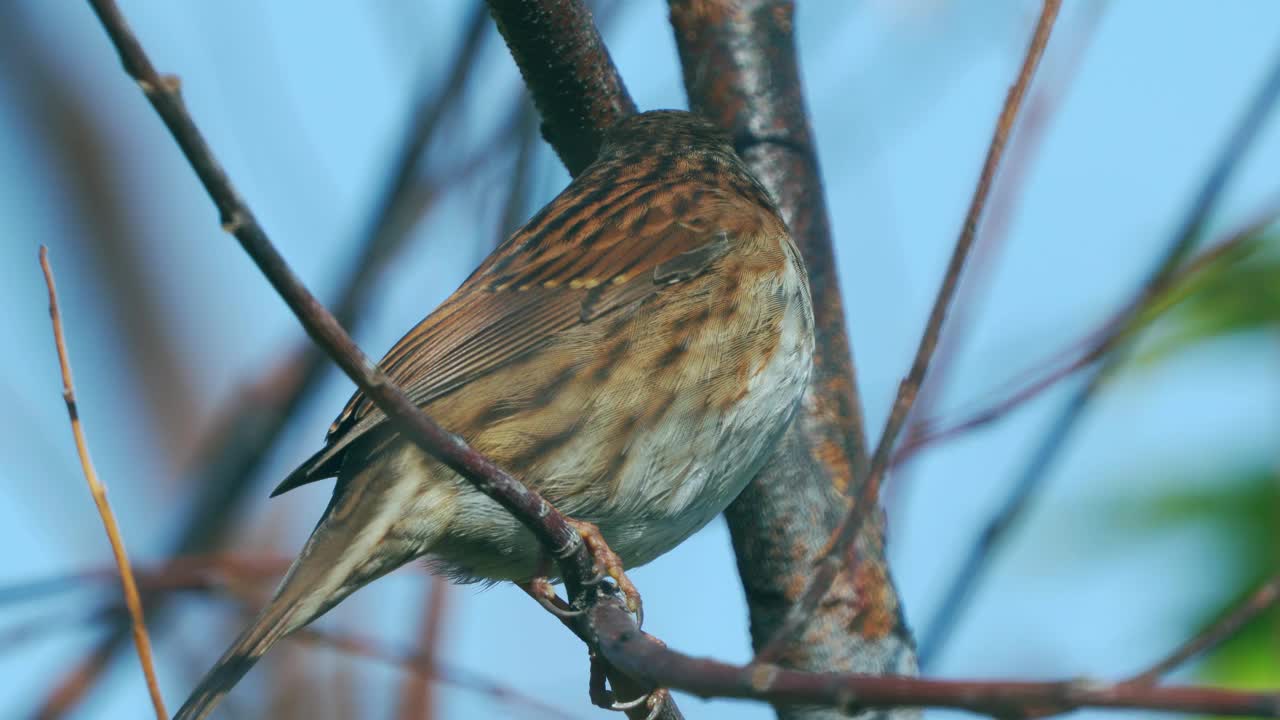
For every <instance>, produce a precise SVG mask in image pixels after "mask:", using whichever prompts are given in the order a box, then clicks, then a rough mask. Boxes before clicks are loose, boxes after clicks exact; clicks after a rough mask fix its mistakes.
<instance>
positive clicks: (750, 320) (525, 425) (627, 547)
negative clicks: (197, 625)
mask: <svg viewBox="0 0 1280 720" xmlns="http://www.w3.org/2000/svg"><path fill="white" fill-rule="evenodd" d="M813 342H814V341H813V311H812V307H811V306H810V300H809V286H808V279H807V276H806V273H805V268H804V265H803V263H802V262H801V259H800V255H799V253H798V252H797V250H796V247H795V245H794V244H793V243H792V241H791V237H790V235H789V234H788V232H787V227H786V225H785V223H783V221H782V218H781V217H779V215H778V211H777V209H776V208H775V207H774V204H773V202H772V201H771V200H770V198H769V195H768V193H767V192H766V191H765V189H764V188H763V187H762V186H761V185H760V184H759V183H758V182H757V181H756V180H755V178H753V177H752V176H751V174H750V172H748V170H747V168H746V166H745V165H744V164H743V163H742V161H741V159H739V157H738V156H737V154H736V153H735V152H734V150H733V148H732V146H731V145H730V144H729V140H728V137H727V136H726V135H724V134H723V133H722V132H721V131H720V130H719V129H717V128H716V127H715V126H713V125H711V124H710V123H708V122H706V121H705V120H702V119H701V118H699V117H698V116H696V115H693V114H690V113H686V112H679V111H671V110H665V111H655V112H648V113H643V114H640V115H636V116H633V117H630V118H628V119H625V120H622V121H620V122H619V123H618V124H617V125H615V126H614V127H613V128H611V129H610V130H609V132H608V133H607V134H606V137H605V140H604V144H603V146H602V147H601V149H600V154H599V156H598V157H597V158H596V160H595V162H593V163H592V164H591V166H589V167H588V168H587V169H586V170H584V171H583V172H582V174H581V175H579V176H578V177H577V178H575V179H574V180H573V182H571V183H570V184H569V186H568V187H567V188H565V190H564V191H563V192H562V193H560V195H559V196H557V197H556V198H555V199H554V200H552V201H551V203H550V204H549V205H547V206H546V207H545V208H543V209H542V210H541V211H540V212H539V213H538V214H537V215H535V216H534V217H533V219H531V220H530V221H529V222H528V224H526V225H525V226H524V227H523V228H521V229H520V230H518V231H517V232H516V233H515V234H514V235H512V236H511V238H509V239H508V240H507V241H506V242H504V243H502V245H500V246H499V247H498V248H497V249H496V250H494V252H493V254H491V255H490V256H489V257H488V258H486V259H485V261H484V262H483V263H482V264H481V265H480V267H479V268H478V269H477V270H476V271H475V272H474V273H472V275H471V277H469V278H467V280H466V282H464V283H463V284H462V286H461V287H460V288H458V290H457V291H455V292H454V293H453V295H451V296H450V297H449V298H448V299H447V300H445V301H444V303H443V304H442V305H441V306H440V307H439V308H437V309H436V310H435V312H433V313H431V314H430V315H428V316H427V317H426V319H424V320H423V321H422V322H420V323H419V324H418V325H417V327H415V328H414V329H413V330H411V331H409V333H408V334H407V335H405V336H404V337H403V338H402V339H401V340H400V341H399V342H398V343H396V345H395V346H394V347H393V348H392V349H391V351H390V352H389V353H387V356H386V357H385V358H383V360H382V363H381V366H382V368H383V370H384V371H385V372H386V373H387V375H388V376H389V377H390V378H391V380H393V381H394V382H395V383H396V384H398V385H399V386H400V387H401V388H403V389H404V390H405V392H406V393H408V395H409V397H410V398H412V399H413V400H414V401H415V402H417V403H418V404H419V405H420V406H421V407H423V408H424V409H425V410H426V412H427V413H428V414H430V415H431V416H432V417H434V418H435V419H436V420H437V421H438V422H439V423H440V424H441V425H442V426H444V427H445V428H447V429H449V430H452V431H453V432H455V433H458V434H459V435H461V436H462V437H463V438H465V439H466V440H467V442H469V443H471V445H472V446H474V447H475V449H477V450H479V451H480V452H482V453H484V454H485V455H487V456H489V457H490V458H492V459H493V460H495V461H496V462H497V463H498V464H499V465H501V466H503V467H504V468H506V469H507V470H508V471H510V472H512V473H513V474H515V475H516V477H519V478H521V479H522V480H523V481H524V482H525V483H527V484H528V485H529V486H530V487H532V488H534V489H536V490H537V491H538V492H540V493H542V494H543V495H544V496H545V497H546V498H547V499H548V500H550V501H551V502H552V503H554V504H555V505H556V507H558V508H559V509H560V510H561V511H562V512H564V513H565V514H566V515H568V516H570V517H572V518H575V519H577V520H581V521H586V522H589V523H593V524H594V525H595V526H597V527H598V528H599V531H600V533H601V534H602V535H603V537H604V539H605V540H606V541H607V543H608V545H609V546H610V547H611V548H612V549H613V550H614V551H615V552H616V553H617V555H618V556H619V557H620V558H621V561H622V564H623V565H624V566H625V567H628V568H629V567H635V566H638V565H643V564H645V563H647V562H649V561H650V560H653V559H654V558H656V557H658V556H659V555H661V554H663V553H665V552H667V551H668V550H670V549H672V548H673V547H675V546H676V545H678V544H679V543H680V542H681V541H683V540H684V539H685V538H687V537H689V535H691V534H692V533H693V532H694V531H696V530H698V529H699V528H701V527H702V526H703V525H705V524H707V522H709V521H710V520H711V519H712V518H713V517H715V516H716V515H717V514H718V513H720V512H721V511H722V510H724V508H725V507H726V506H727V505H728V504H729V503H730V502H731V501H732V500H733V499H734V498H735V497H736V496H737V495H738V493H739V492H741V490H742V488H743V487H745V486H746V484H747V482H748V481H749V480H750V479H751V478H752V477H753V476H754V475H755V473H756V471H757V470H758V469H759V468H760V466H761V465H762V464H763V463H764V461H765V459H766V458H767V457H768V455H769V454H770V452H771V450H772V449H773V447H774V445H775V444H776V442H777V440H778V438H779V437H780V436H781V434H782V432H783V431H784V430H785V429H786V426H787V424H788V423H789V422H790V419H791V416H792V415H793V413H794V411H795V409H796V406H797V404H798V403H799V401H800V398H801V395H802V394H803V392H804V388H805V386H806V383H807V381H808V377H809V371H810V367H811V359H812V354H813ZM335 475H336V476H337V478H338V480H337V484H336V486H335V487H334V491H333V499H332V500H331V501H330V503H329V507H328V508H327V509H326V510H325V513H324V515H323V517H321V519H320V522H319V524H318V525H317V526H316V528H315V530H314V531H313V532H312V534H311V537H310V539H309V540H308V541H307V543H306V545H305V546H304V547H303V549H302V552H301V554H300V555H299V556H298V559H297V560H296V561H295V562H294V564H293V567H292V568H291V569H290V570H289V573H288V574H287V575H286V576H285V578H284V580H283V582H282V583H281V585H280V587H279V589H278V590H277V591H276V594H275V597H274V598H273V599H272V600H271V601H270V603H268V605H267V607H266V608H265V609H264V610H263V611H262V613H261V614H260V615H259V616H258V617H257V619H255V620H254V621H253V623H252V624H251V625H250V626H249V627H248V629H246V630H245V631H244V632H243V633H242V634H241V635H240V637H239V638H238V639H237V640H236V641H235V643H234V644H233V645H232V646H231V648H230V649H228V650H227V652H226V653H225V654H224V655H223V656H222V658H221V659H220V660H218V662H217V664H215V665H214V666H213V669H211V670H210V671H209V672H208V673H207V674H206V675H205V677H204V678H203V679H202V680H201V681H200V684H199V686H197V688H196V689H195V691H194V692H193V693H192V695H191V697H190V698H188V700H187V702H186V704H185V705H183V706H182V709H180V710H179V711H178V714H177V716H176V717H177V718H179V719H181V720H193V719H195V718H203V717H205V716H206V715H207V714H208V713H209V712H210V711H211V710H212V709H213V707H214V705H215V704H216V703H217V702H218V700H219V699H220V698H221V697H222V696H223V695H224V694H226V692H227V691H229V690H230V689H231V687H232V686H233V685H235V683H236V682H237V681H238V680H239V679H240V678H241V677H242V676H243V675H244V674H245V672H247V671H248V669H249V668H250V667H251V666H252V665H253V663H254V662H256V661H257V660H258V658H260V657H261V656H262V655H263V654H264V653H265V652H266V651H267V649H268V648H269V647H270V646H271V645H272V644H273V643H275V642H276V641H277V640H279V639H280V638H282V637H284V636H285V635H287V634H289V633H290V632H292V631H294V630H297V629H298V628H300V627H302V626H304V625H306V624H307V623H309V622H311V621H312V620H314V619H316V618H317V617H319V616H320V615H322V614H323V613H324V612H326V611H327V610H329V609H330V608H332V607H333V606H334V605H336V604H337V603H338V602H340V601H341V600H342V599H343V598H345V597H346V596H347V595H349V594H350V593H351V592H352V591H354V590H356V589H357V588H359V587H361V586H363V585H365V584H367V583H369V582H370V581H372V580H374V579H375V578H377V577H379V576H381V575H383V574H385V573H387V572H389V571H391V570H393V569H395V568H397V567H399V566H401V565H404V564H405V563H407V562H409V561H411V560H414V559H416V558H421V557H425V558H426V559H427V560H428V561H429V562H430V563H431V564H432V565H433V566H434V567H435V568H437V569H438V570H440V571H442V572H444V573H446V574H448V575H450V576H452V577H454V578H456V579H461V580H485V581H500V580H511V581H516V582H528V581H531V580H533V579H535V578H536V577H537V576H538V575H539V574H540V573H545V572H546V571H547V568H548V566H549V565H548V562H547V558H546V557H545V554H544V552H543V550H542V548H541V546H540V545H539V544H538V542H537V541H536V540H535V539H534V537H533V535H532V534H531V533H530V532H529V531H528V530H526V529H525V527H524V526H523V525H521V524H520V522H519V521H517V520H516V519H515V518H514V517H512V516H511V515H510V514H509V513H508V512H507V511H506V510H504V509H502V508H501V507H500V506H499V505H498V504H497V503H496V502H494V501H493V500H491V499H489V498H488V497H486V496H485V495H483V494H481V493H480V492H479V491H477V490H475V489H474V488H473V487H472V486H471V485H470V484H469V483H468V482H467V481H466V480H464V479H463V478H461V477H459V476H458V475H456V474H455V473H454V472H453V471H451V470H449V469H447V468H445V467H444V466H443V465H441V464H440V463H438V462H437V461H435V460H433V459H431V458H430V457H428V456H427V455H425V454H424V453H423V452H422V451H421V450H419V449H418V448H417V447H416V446H415V445H413V444H412V443H411V442H408V441H406V440H404V439H402V438H400V437H399V436H397V435H396V433H395V432H394V431H393V430H392V428H391V427H390V426H389V424H388V423H387V422H386V418H385V416H384V415H383V414H382V413H381V412H380V411H379V410H378V408H377V407H375V406H374V405H373V403H371V402H370V401H369V400H368V399H367V398H365V397H364V396H363V395H361V394H360V393H358V392H357V393H356V394H355V396H354V397H352V398H351V401H350V402H348V403H347V406H346V408H345V409H343V411H342V413H341V414H340V415H339V416H338V418H337V420H335V421H334V423H333V425H332V426H331V427H330V429H329V434H328V437H327V439H326V443H325V447H324V449H322V450H321V451H320V452H319V453H317V454H316V455H315V456H313V457H312V458H311V459H309V460H307V461H306V462H305V463H303V464H302V466H301V467H299V468H298V469H297V470H295V471H294V472H293V474H291V475H290V476H289V477H288V478H286V479H285V481H284V482H283V483H281V484H280V486H279V487H278V488H276V491H275V493H273V494H279V493H281V492H284V491H286V490H290V489H292V488H294V487H297V486H299V485H302V484H304V483H308V482H311V481H313V480H319V479H321V478H326V477H331V476H335ZM550 568H551V569H552V571H554V565H550Z"/></svg>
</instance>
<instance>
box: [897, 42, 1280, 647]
mask: <svg viewBox="0 0 1280 720" xmlns="http://www.w3.org/2000/svg"><path fill="white" fill-rule="evenodd" d="M1278 96H1280V56H1277V58H1276V59H1275V60H1274V61H1273V63H1272V65H1271V67H1270V68H1269V69H1268V70H1267V74H1266V76H1265V78H1264V79H1263V82H1262V85H1261V86H1260V87H1259V89H1258V91H1257V93H1256V94H1255V95H1254V97H1253V98H1252V99H1251V100H1250V102H1249V105H1248V107H1246V109H1245V112H1244V114H1243V116H1242V117H1241V119H1240V122H1239V124H1238V125H1237V126H1236V127H1235V128H1234V129H1233V130H1232V133H1231V135H1230V136H1229V137H1228V139H1227V142H1226V144H1225V145H1224V146H1223V149H1222V151H1221V153H1220V154H1219V156H1218V158H1217V160H1216V161H1215V163H1214V165H1213V169H1212V171H1211V172H1210V173H1209V175H1208V176H1207V177H1206V178H1205V181H1204V183H1203V184H1202V185H1201V187H1200V188H1199V190H1198V191H1197V193H1196V195H1195V197H1194V198H1193V200H1192V203H1191V206H1190V207H1189V208H1188V210H1187V213H1186V216H1185V217H1184V218H1183V220H1182V222H1181V223H1180V225H1179V226H1178V230H1177V231H1176V232H1175V233H1174V234H1173V236H1172V238H1171V239H1170V242H1169V243H1168V245H1167V246H1166V248H1165V249H1164V251H1163V253H1161V256H1160V257H1159V258H1158V260H1157V262H1156V263H1155V265H1154V266H1153V267H1152V269H1151V271H1150V273H1149V275H1148V277H1147V280H1146V281H1145V282H1144V283H1143V284H1142V285H1141V286H1139V288H1138V290H1137V291H1136V292H1135V293H1134V297H1133V299H1132V300H1131V301H1130V302H1129V303H1128V304H1127V307H1131V308H1136V307H1141V306H1143V305H1145V304H1146V303H1147V302H1149V301H1150V300H1151V299H1152V298H1154V297H1156V296H1157V295H1158V294H1159V293H1160V292H1161V291H1162V290H1163V289H1164V288H1165V287H1167V286H1168V283H1169V281H1170V279H1171V278H1173V277H1174V276H1175V275H1176V274H1177V272H1178V268H1179V266H1181V265H1182V263H1183V260H1185V259H1186V257H1187V255H1188V254H1189V253H1190V252H1191V250H1192V249H1193V248H1194V247H1195V243H1196V241H1197V240H1198V239H1199V238H1200V236H1201V235H1202V234H1203V231H1204V228H1205V225H1206V224H1207V223H1208V221H1209V216H1210V213H1211V212H1212V210H1213V208H1214V207H1215V206H1216V204H1217V201H1218V199H1219V198H1220V197H1221V195H1222V192H1223V190H1224V189H1225V188H1226V186H1227V182H1228V181H1229V180H1230V179H1231V176H1232V175H1233V174H1234V172H1235V170H1236V168H1237V167H1238V166H1239V164H1240V161H1241V159H1242V158H1243V157H1244V155H1245V151H1246V150H1247V149H1248V148H1249V146H1250V145H1252V144H1253V141H1254V140H1255V138H1256V137H1257V136H1258V134H1259V133H1260V131H1261V130H1262V128H1263V127H1264V126H1265V124H1266V123H1265V121H1266V119H1267V117H1268V116H1269V114H1270V112H1271V109H1272V107H1273V106H1274V105H1275V101H1276V99H1277V97H1278ZM1132 347H1133V343H1132V336H1129V337H1127V338H1126V339H1124V340H1123V341H1122V342H1120V343H1118V344H1117V345H1116V346H1115V347H1114V348H1113V349H1112V350H1111V351H1110V352H1109V353H1107V354H1106V355H1105V356H1104V357H1103V358H1102V359H1101V361H1100V362H1099V363H1097V364H1096V365H1094V366H1093V369H1092V370H1090V371H1089V373H1088V375H1087V376H1086V378H1085V380H1084V382H1083V383H1082V384H1081V385H1080V387H1079V388H1078V389H1077V390H1076V392H1075V393H1073V394H1072V396H1071V397H1070V398H1068V399H1067V402H1066V404H1065V405H1064V406H1063V407H1062V409H1061V410H1060V411H1059V413H1058V415H1057V417H1056V418H1055V419H1054V421H1053V423H1052V424H1051V425H1050V426H1049V429H1048V431H1047V432H1046V433H1045V435H1044V437H1043V438H1042V439H1041V440H1040V442H1039V443H1038V444H1037V446H1036V447H1035V448H1034V450H1033V452H1032V454H1031V456H1030V457H1029V458H1028V460H1027V464H1026V466H1025V467H1024V468H1023V470H1022V472H1021V473H1019V475H1018V477H1017V480H1016V481H1015V482H1014V484H1013V486H1012V490H1011V491H1010V493H1009V496H1008V497H1007V498H1006V499H1005V501H1004V502H1003V503H1002V504H1001V506H1000V507H999V508H998V509H997V511H996V513H995V514H994V515H993V516H992V518H991V519H990V520H989V521H988V522H987V523H986V524H985V526H984V527H983V529H982V531H981V532H980V533H979V535H978V541H977V542H976V543H974V545H973V546H972V547H971V548H970V549H969V551H968V552H967V553H966V554H965V556H964V560H963V561H962V563H961V565H960V567H959V568H958V569H957V571H956V572H955V574H954V575H953V576H952V579H951V581H950V583H948V585H947V590H946V592H945V593H944V595H943V600H942V603H941V604H940V605H939V608H938V610H937V612H936V613H935V614H934V616H933V618H932V619H931V622H929V624H928V625H926V626H925V630H924V632H923V633H922V634H921V642H920V662H921V665H922V666H925V665H927V664H928V663H929V662H930V661H931V660H932V659H933V658H934V657H935V656H936V655H937V654H938V653H939V652H940V650H941V648H942V647H943V646H944V644H945V643H946V640H947V638H948V637H949V636H950V633H951V631H952V629H954V628H955V626H956V624H957V621H958V619H959V618H960V616H961V615H962V614H963V612H964V610H965V609H966V608H967V606H968V604H969V601H970V599H971V598H972V597H973V594H974V591H975V589H976V588H977V586H978V584H979V583H980V581H981V579H982V577H983V576H984V575H985V573H986V570H987V568H988V567H990V560H991V558H992V556H993V554H994V551H995V549H996V548H997V547H998V546H999V545H1000V543H1001V542H1002V540H1003V539H1004V537H1005V536H1006V535H1007V534H1008V531H1009V529H1010V528H1012V527H1013V526H1014V525H1015V523H1017V521H1018V520H1019V519H1020V518H1021V517H1022V516H1023V514H1024V513H1025V511H1026V509H1027V508H1028V507H1030V505H1031V502H1032V500H1033V499H1034V497H1035V495H1036V493H1037V492H1038V491H1039V489H1040V488H1041V487H1043V484H1044V480H1045V478H1046V477H1047V475H1048V470H1049V468H1050V466H1052V464H1053V462H1054V460H1056V459H1057V456H1058V453H1059V452H1060V451H1061V449H1062V448H1063V447H1064V446H1065V445H1066V441H1067V439H1068V438H1069V437H1070V436H1071V433H1072V431H1073V430H1074V429H1075V426H1076V424H1077V423H1078V421H1079V420H1080V418H1081V417H1082V416H1083V415H1084V411H1085V410H1086V409H1088V407H1089V406H1090V405H1091V404H1092V402H1093V398H1094V397H1095V396H1096V395H1097V392H1098V390H1099V389H1100V388H1101V387H1102V385H1103V383H1104V382H1105V381H1106V379H1107V378H1108V377H1110V376H1111V374H1112V372H1113V371H1114V370H1115V369H1116V368H1118V367H1120V366H1121V365H1123V364H1124V362H1125V360H1126V359H1127V358H1128V355H1129V351H1130V350H1131V348H1132Z"/></svg>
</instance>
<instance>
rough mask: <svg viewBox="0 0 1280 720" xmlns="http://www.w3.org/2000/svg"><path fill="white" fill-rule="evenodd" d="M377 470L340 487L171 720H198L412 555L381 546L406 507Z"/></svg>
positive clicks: (399, 487)
mask: <svg viewBox="0 0 1280 720" xmlns="http://www.w3.org/2000/svg"><path fill="white" fill-rule="evenodd" d="M396 480H397V478H396V477H395V476H394V474H393V473H391V472H390V471H389V468H388V464H387V463H384V462H375V464H374V465H373V466H371V467H369V468H366V469H365V470H364V471H362V472H361V473H360V475H357V476H355V477H353V478H352V479H351V482H349V483H340V484H339V489H337V490H335V493H334V499H333V501H332V502H331V503H330V504H329V508H328V509H327V510H325V513H324V516H323V517H322V518H321V520H320V523H319V524H318V525H316V529H315V530H314V531H313V532H312V533H311V537H310V539H308V540H307V544H306V546H304V547H303V549H302V553H301V554H300V555H299V556H298V559H297V560H295V561H294V563H293V566H292V567H291V568H290V569H289V573H288V574H287V575H285V578H284V580H283V581H282V582H281V583H280V587H279V589H277V590H276V594H275V596H274V597H273V598H272V599H271V601H270V602H269V603H268V604H267V606H266V607H265V608H263V610H262V612H261V613H259V615H258V616H257V617H256V618H255V619H254V620H253V622H252V623H251V624H250V625H249V627H248V628H246V629H245V630H244V632H242V633H241V634H240V637H238V638H236V641H235V642H234V643H232V645H231V647H230V648H228V649H227V651H226V652H225V653H223V655H222V657H221V658H219V660H218V662H217V663H215V664H214V666H213V668H211V669H210V670H209V672H207V673H205V676H204V677H203V678H201V680H200V684H199V685H197V686H196V689H195V690H194V691H192V693H191V695H190V697H188V698H187V701H186V703H184V704H183V706H182V708H181V709H179V710H178V713H177V715H175V716H174V720H201V719H202V718H204V717H205V716H207V715H208V714H209V713H210V712H212V711H213V708H214V707H215V706H216V705H217V704H218V702H219V701H221V699H222V697H223V696H224V695H226V694H227V693H228V692H229V691H230V690H231V688H232V687H234V686H235V684H236V683H237V682H239V681H240V678H242V677H244V674H245V673H246V672H248V671H249V668H251V667H253V665H254V663H256V662H257V661H258V659H259V658H261V657H262V656H263V655H264V654H265V653H266V652H267V650H268V649H270V647H271V646H272V645H274V644H275V643H276V641H278V640H280V639H281V638H283V637H284V636H286V635H288V634H289V633H291V632H293V631H294V630H297V629H299V628H301V627H303V626H304V625H306V624H307V623H309V622H311V621H312V620H315V619H316V618H318V617H320V616H321V615H323V614H324V613H325V612H326V611H328V610H329V609H330V608H332V607H333V606H334V605H337V604H338V603H339V602H340V601H341V600H342V599H343V598H345V597H346V596H347V595H350V594H351V592H352V591H354V590H356V589H357V588H359V587H361V586H362V585H364V584H366V583H368V582H370V581H372V580H373V579H375V578H376V577H378V576H380V575H383V574H385V573H387V572H390V571H391V570H394V569H395V568H397V567H399V566H400V565H403V564H404V563H406V562H408V561H409V560H410V559H411V558H412V557H413V555H414V553H412V552H408V551H406V549H405V548H401V547H398V546H396V545H395V544H393V543H388V542H385V538H386V536H387V531H388V530H389V529H390V528H391V525H392V523H393V522H395V521H396V519H398V518H399V517H400V513H401V512H403V508H404V505H405V500H406V498H405V497H400V496H403V495H405V494H406V491H411V490H412V488H406V487H405V485H406V484H407V483H404V482H399V483H397V482H396Z"/></svg>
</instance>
